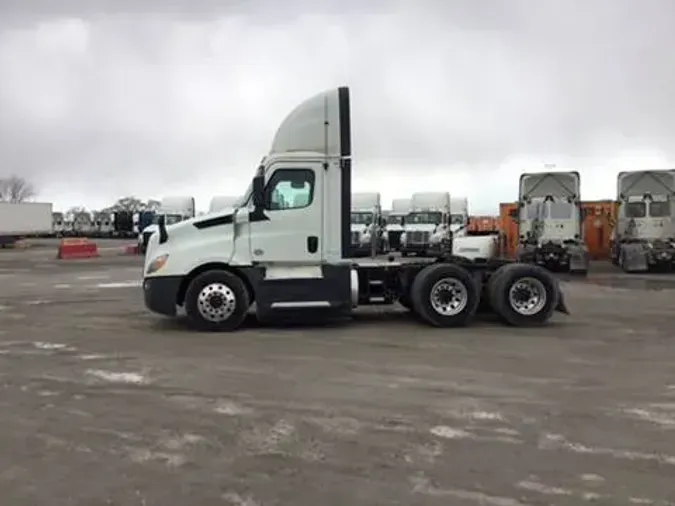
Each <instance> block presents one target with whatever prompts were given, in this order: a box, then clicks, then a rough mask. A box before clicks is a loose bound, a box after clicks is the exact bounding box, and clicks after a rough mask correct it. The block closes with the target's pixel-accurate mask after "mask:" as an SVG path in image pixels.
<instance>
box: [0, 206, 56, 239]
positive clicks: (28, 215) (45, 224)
mask: <svg viewBox="0 0 675 506" xmlns="http://www.w3.org/2000/svg"><path fill="white" fill-rule="evenodd" d="M52 208H53V206H52V204H51V203H46V202H18V203H13V202H0V246H2V247H6V246H10V245H13V244H14V243H15V242H16V241H17V240H19V239H22V238H24V237H35V236H45V235H50V234H52V231H53V227H52V225H53V222H52Z"/></svg>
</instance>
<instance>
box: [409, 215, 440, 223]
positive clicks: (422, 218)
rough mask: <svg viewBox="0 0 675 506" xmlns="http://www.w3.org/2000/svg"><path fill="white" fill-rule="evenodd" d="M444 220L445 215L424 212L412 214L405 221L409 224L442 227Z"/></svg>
mask: <svg viewBox="0 0 675 506" xmlns="http://www.w3.org/2000/svg"><path fill="white" fill-rule="evenodd" d="M442 220H443V215H442V214H441V213H432V212H424V213H410V214H409V215H408V217H407V218H406V220H405V221H406V223H408V224H410V223H416V224H432V225H437V224H439V225H440V223H441V222H442Z"/></svg>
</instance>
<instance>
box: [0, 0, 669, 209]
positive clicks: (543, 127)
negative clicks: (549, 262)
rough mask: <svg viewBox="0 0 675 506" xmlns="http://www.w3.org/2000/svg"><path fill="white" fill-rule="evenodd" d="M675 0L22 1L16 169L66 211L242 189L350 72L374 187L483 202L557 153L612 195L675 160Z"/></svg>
mask: <svg viewBox="0 0 675 506" xmlns="http://www.w3.org/2000/svg"><path fill="white" fill-rule="evenodd" d="M674 49H675V2H673V1H672V0H586V1H576V0H560V1H558V0H537V1H534V0H480V1H477V0H466V1H464V0H444V1H441V0H433V1H426V2H425V1H424V0H414V1H413V0H409V1H403V0H399V1H392V2H387V1H378V0H367V1H361V2H357V1H350V0H334V1H328V0H326V1H310V0H305V1H304V2H303V1H300V0H294V1H292V0H285V1H284V2H279V1H278V0H270V1H264V0H247V1H246V0H221V1H216V0H189V1H188V0H185V1H178V0H173V1H170V0H129V1H127V0H59V1H50V0H3V1H2V2H0V175H2V174H3V173H4V174H7V173H10V172H15V173H18V174H20V175H22V176H25V177H26V178H29V179H30V180H32V181H34V182H35V184H36V185H37V186H38V187H39V189H40V198H41V199H43V200H49V201H53V202H54V203H55V207H56V208H59V209H65V208H66V207H69V206H72V205H77V204H84V205H86V206H89V207H96V206H104V205H106V204H108V203H111V202H112V201H114V200H115V199H116V198H117V197H119V196H123V195H129V194H134V195H138V196H141V197H161V196H163V195H177V194H193V195H195V196H196V197H197V199H198V207H201V208H206V207H207V206H208V200H209V199H210V197H211V196H212V195H214V194H238V193H239V192H241V191H243V190H244V188H245V187H246V186H247V184H248V182H249V180H250V177H251V174H252V171H253V169H254V167H255V165H256V163H257V162H258V161H259V160H260V158H261V156H262V155H264V154H265V152H266V151H267V149H268V148H269V145H270V142H271V138H272V135H273V133H274V131H275V129H276V126H277V124H278V123H279V122H280V121H281V120H282V119H283V117H284V115H285V113H286V112H287V111H288V110H289V109H290V108H292V107H293V106H294V105H295V104H296V103H297V102H299V101H301V100H303V99H304V98H305V97H306V96H309V95H312V94H314V93H316V92H318V91H321V90H323V89H326V88H329V87H333V86H338V85H341V84H348V85H349V86H350V87H351V89H352V114H353V116H352V117H353V135H354V155H355V157H356V159H355V172H354V178H355V181H354V184H355V187H356V189H357V190H369V191H373V190H375V191H381V192H382V194H383V197H384V198H385V199H391V198H393V197H396V196H406V194H409V193H410V192H412V191H415V190H418V191H424V190H436V189H440V188H447V189H448V190H449V191H450V192H451V193H453V194H455V195H457V196H460V195H463V196H468V197H469V198H470V207H471V209H472V211H473V212H475V213H496V210H497V204H498V203H499V202H500V201H512V200H515V198H516V196H517V181H518V175H519V174H520V172H522V171H527V170H539V169H542V168H543V165H544V164H545V163H546V164H556V166H557V168H559V169H578V170H580V171H581V173H582V197H585V198H588V199H591V198H593V199H595V198H612V197H613V196H614V192H615V174H616V172H617V171H618V170H620V169H648V168H671V167H672V166H673V165H675V164H671V162H672V161H673V159H674V158H675V57H673V50H674Z"/></svg>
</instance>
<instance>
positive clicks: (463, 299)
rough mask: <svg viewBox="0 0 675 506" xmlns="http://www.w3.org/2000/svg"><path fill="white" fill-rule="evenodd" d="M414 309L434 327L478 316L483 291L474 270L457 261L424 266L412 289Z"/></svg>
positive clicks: (464, 322)
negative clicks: (478, 285)
mask: <svg viewBox="0 0 675 506" xmlns="http://www.w3.org/2000/svg"><path fill="white" fill-rule="evenodd" d="M410 299H411V302H412V308H413V311H414V312H415V313H416V314H417V315H419V316H420V317H421V318H422V319H423V320H424V321H426V322H427V323H429V324H430V325H433V326H434V327H462V326H465V325H467V324H468V323H469V322H470V321H471V320H472V319H473V317H474V316H475V314H476V310H477V309H478V303H479V301H480V292H479V290H478V288H477V286H476V283H475V281H474V280H473V278H472V277H471V274H470V273H469V272H468V271H467V270H466V269H464V268H463V267H459V266H458V265H454V264H432V265H429V266H427V267H425V268H424V269H422V270H421V271H420V272H419V273H418V274H417V276H415V279H414V280H413V283H412V287H411V290H410Z"/></svg>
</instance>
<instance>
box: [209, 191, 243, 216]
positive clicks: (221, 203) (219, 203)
mask: <svg viewBox="0 0 675 506" xmlns="http://www.w3.org/2000/svg"><path fill="white" fill-rule="evenodd" d="M240 201H241V197H234V196H232V195H216V196H215V197H213V198H212V199H211V203H210V204H209V213H215V212H218V211H222V210H223V209H227V208H230V207H235V206H236V205H237V204H238V203H239V202H240Z"/></svg>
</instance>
